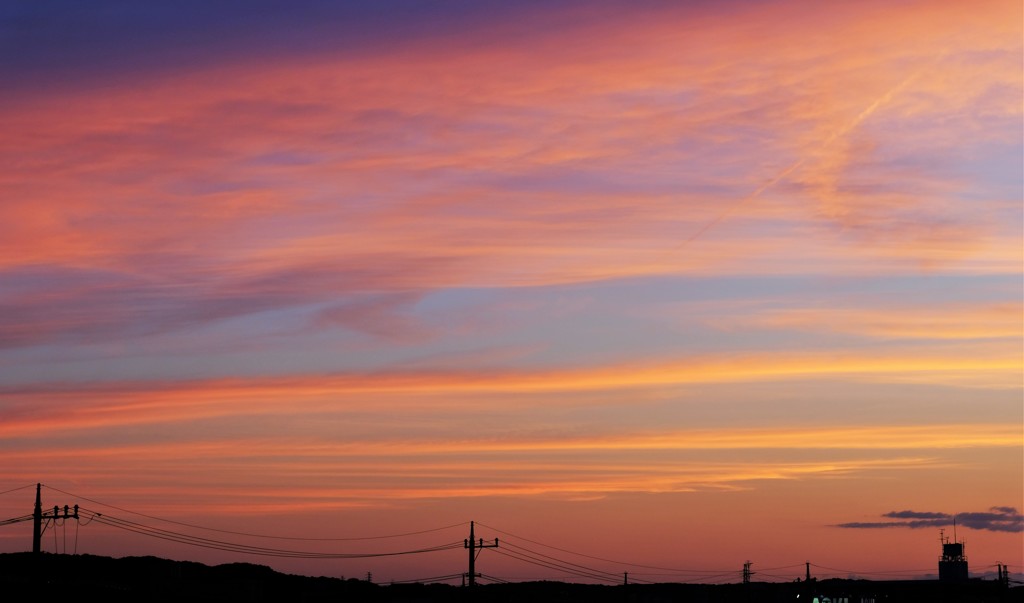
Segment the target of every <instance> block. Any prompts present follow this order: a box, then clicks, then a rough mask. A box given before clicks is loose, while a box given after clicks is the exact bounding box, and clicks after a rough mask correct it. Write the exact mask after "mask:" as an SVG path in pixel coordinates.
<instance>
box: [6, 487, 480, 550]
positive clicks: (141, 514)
mask: <svg viewBox="0 0 1024 603" xmlns="http://www.w3.org/2000/svg"><path fill="white" fill-rule="evenodd" d="M43 486H45V487H46V488H49V489H50V490H53V491H55V492H60V493H61V494H64V495H67V496H73V497H76V498H80V499H82V500H85V501H88V502H91V503H94V504H97V505H102V506H104V507H108V508H110V509H116V510H118V511H121V512H124V513H131V514H132V515H138V516H139V517H145V518H146V519H152V520H155V521H162V522H165V523H171V524H174V525H179V526H183V527H186V528H195V529H197V530H206V531H209V532H219V533H221V534H232V535H234V536H249V537H252V538H267V539H272V540H298V541H311V542H347V541H357V540H384V539H387V538H402V537H405V536H418V535H420V534H429V533H432V532H441V531H443V530H451V529H454V528H459V527H462V526H465V525H466V524H467V523H469V522H466V521H463V522H460V523H456V524H452V525H450V526H441V527H439V528H430V529H427V530H419V531H416V532H404V533H401V534H385V535H383V536H361V537H350V538H303V537H295V536H273V535H269V534H253V533H250V532H236V531H232V530H221V529H218V528H210V527H207V526H200V525H196V524H191V523H185V522H182V521H175V520H173V519H165V518H163V517H155V516H153V515H146V514H145V513H139V512H138V511H131V510H129V509H124V508H121V507H118V506H115V505H112V504H109V503H105V502H101V501H98V500H93V499H91V498H86V497H85V496H81V495H78V494H72V493H70V492H65V491H64V490H61V489H60V488H54V487H53V486H48V485H46V484H43ZM18 489H20V488H18ZM12 492H13V490H12Z"/></svg>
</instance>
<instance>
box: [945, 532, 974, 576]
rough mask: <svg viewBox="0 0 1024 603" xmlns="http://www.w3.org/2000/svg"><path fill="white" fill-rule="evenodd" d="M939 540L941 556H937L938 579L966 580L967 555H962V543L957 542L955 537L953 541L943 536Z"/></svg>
mask: <svg viewBox="0 0 1024 603" xmlns="http://www.w3.org/2000/svg"><path fill="white" fill-rule="evenodd" d="M954 534H955V532H954ZM941 540H942V557H939V580H940V581H942V582H967V557H966V556H964V543H962V542H957V541H956V538H955V537H954V539H953V542H950V541H949V539H948V538H946V537H945V536H942V537H941Z"/></svg>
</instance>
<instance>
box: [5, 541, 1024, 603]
mask: <svg viewBox="0 0 1024 603" xmlns="http://www.w3.org/2000/svg"><path fill="white" fill-rule="evenodd" d="M797 595H799V598H798V597H797ZM816 596H817V597H819V598H823V597H829V598H830V600H832V601H836V600H837V599H838V600H840V601H841V600H842V599H841V598H842V597H845V598H846V600H847V601H848V603H861V602H862V601H869V600H872V599H873V600H874V601H875V602H876V603H883V602H884V603H896V602H902V601H908V602H910V601H913V602H916V601H924V602H932V601H934V602H942V603H947V602H948V603H960V602H965V603H989V602H992V603H995V602H1003V601H1024V588H1022V587H1017V588H1013V589H1005V588H1004V587H1002V586H1001V585H1000V584H998V583H996V582H995V581H971V582H969V583H967V584H942V583H939V582H936V581H926V580H921V581H900V582H875V581H869V580H823V581H820V582H817V581H811V582H791V583H782V584H779V583H774V584H772V583H756V582H755V583H751V584H720V585H706V584H630V585H619V586H601V585H588V584H570V583H563V582H525V583H515V584H486V585H479V586H477V587H475V588H474V589H467V588H460V587H457V586H449V585H445V584H396V585H377V584H372V583H370V582H367V581H365V580H356V579H349V580H341V579H338V578H326V577H320V578H313V577H309V576H296V575H291V574H282V573H279V572H275V571H274V570H272V569H270V568H268V567H265V566H261V565H253V564H249V563H232V564H227V565H218V566H208V565H203V564H201V563H193V562H185V561H170V560H167V559H159V558H156V557H126V558H122V559H113V558H110V557H97V556H94V555H53V554H46V553H44V554H41V555H32V554H31V553H8V554H0V600H4V601H12V600H31V599H36V600H43V601H55V600H58V599H59V598H65V597H67V598H68V600H99V601H133V602H134V601H186V602H188V603H198V602H206V601H210V602H214V601H216V602H218V603H227V602H234V601H237V602H262V601H310V602H313V601H332V602H363V601H366V602H369V603H375V602H381V603H446V602H449V601H452V602H473V601H486V602H488V603H490V602H494V603H546V602H552V603H605V602H607V603H670V602H671V603H688V602H693V603H734V602H735V603H748V602H752V601H757V602H768V603H773V602H776V601H777V602H782V601H786V602H789V603H792V602H794V601H797V602H799V603H803V602H804V601H807V602H812V601H813V600H814V597H816Z"/></svg>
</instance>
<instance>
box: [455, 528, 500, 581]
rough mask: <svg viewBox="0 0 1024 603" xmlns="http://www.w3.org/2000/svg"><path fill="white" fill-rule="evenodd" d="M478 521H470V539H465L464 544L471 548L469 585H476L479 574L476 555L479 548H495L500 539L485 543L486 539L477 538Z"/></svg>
mask: <svg viewBox="0 0 1024 603" xmlns="http://www.w3.org/2000/svg"><path fill="white" fill-rule="evenodd" d="M475 523H476V522H473V521H471V522H469V540H463V541H462V545H463V546H464V547H465V548H467V549H469V573H468V574H466V576H467V578H468V579H469V582H468V583H467V584H468V585H469V586H476V578H477V576H479V574H477V573H476V556H477V554H478V553H477V549H493V548H497V547H498V539H497V538H495V539H494V544H484V539H483V538H481V539H480V542H477V540H476V533H475V532H474V530H473V528H474V527H475Z"/></svg>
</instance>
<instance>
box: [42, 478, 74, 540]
mask: <svg viewBox="0 0 1024 603" xmlns="http://www.w3.org/2000/svg"><path fill="white" fill-rule="evenodd" d="M41 486H42V484H38V483H37V484H36V506H35V508H33V509H32V552H33V553H36V554H39V553H41V552H42V550H43V546H42V544H43V520H44V519H46V520H49V519H53V520H54V522H56V521H57V520H58V519H78V505H75V506H74V509H73V510H72V508H71V507H69V506H67V505H64V513H63V514H61V511H60V507H58V506H57V505H54V506H53V512H52V513H51V512H49V511H47V512H46V513H43V499H42V496H41V494H40V487H41ZM65 552H67V551H66V550H65Z"/></svg>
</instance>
